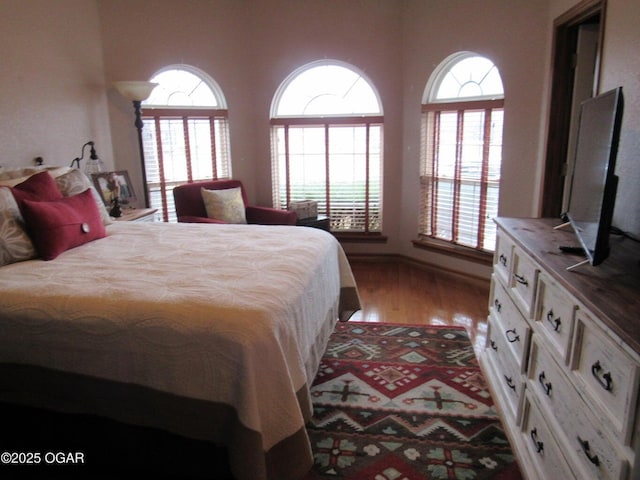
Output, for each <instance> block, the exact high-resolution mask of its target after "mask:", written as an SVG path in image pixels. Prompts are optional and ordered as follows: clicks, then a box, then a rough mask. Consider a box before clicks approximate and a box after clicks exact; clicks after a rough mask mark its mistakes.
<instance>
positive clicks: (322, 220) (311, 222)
mask: <svg viewBox="0 0 640 480" xmlns="http://www.w3.org/2000/svg"><path fill="white" fill-rule="evenodd" d="M296 225H298V226H301V227H313V228H319V229H321V230H326V231H327V232H328V231H329V230H330V226H331V219H330V218H329V217H327V216H326V215H318V216H317V217H311V218H301V219H298V220H297V221H296Z"/></svg>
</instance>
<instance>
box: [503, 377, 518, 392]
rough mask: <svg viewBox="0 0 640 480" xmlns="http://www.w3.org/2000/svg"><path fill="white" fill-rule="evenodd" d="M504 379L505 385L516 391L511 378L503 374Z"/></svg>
mask: <svg viewBox="0 0 640 480" xmlns="http://www.w3.org/2000/svg"><path fill="white" fill-rule="evenodd" d="M504 380H505V382H507V386H508V387H509V388H510V389H511V390H513V391H514V392H515V391H516V386H515V385H514V383H513V379H512V378H511V377H507V376H506V375H505V376H504Z"/></svg>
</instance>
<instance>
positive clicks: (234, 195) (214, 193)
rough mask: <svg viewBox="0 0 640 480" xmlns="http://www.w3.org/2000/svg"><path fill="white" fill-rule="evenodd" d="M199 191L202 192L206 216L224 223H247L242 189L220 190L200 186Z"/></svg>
mask: <svg viewBox="0 0 640 480" xmlns="http://www.w3.org/2000/svg"><path fill="white" fill-rule="evenodd" d="M200 192H201V193H202V200H203V201H204V207H205V209H206V211H207V217H209V218H212V219H214V220H220V221H223V222H226V223H247V217H246V210H245V207H244V200H243V199H242V189H241V188H240V187H236V188H225V189H222V190H207V189H206V188H201V189H200Z"/></svg>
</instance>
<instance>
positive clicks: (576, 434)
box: [528, 335, 626, 480]
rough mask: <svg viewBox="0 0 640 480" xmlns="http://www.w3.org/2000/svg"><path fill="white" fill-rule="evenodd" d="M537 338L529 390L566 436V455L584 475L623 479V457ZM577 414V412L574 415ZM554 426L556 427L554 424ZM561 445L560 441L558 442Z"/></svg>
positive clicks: (534, 340) (532, 349) (624, 466)
mask: <svg viewBox="0 0 640 480" xmlns="http://www.w3.org/2000/svg"><path fill="white" fill-rule="evenodd" d="M540 340H541V337H539V336H538V335H534V336H533V341H532V345H531V364H530V366H529V376H528V377H529V380H528V381H529V391H531V392H535V395H534V396H535V397H537V398H538V399H539V403H540V405H541V406H542V410H543V411H545V412H546V413H547V417H546V418H548V419H553V420H549V423H550V424H553V425H557V426H558V427H559V432H560V433H562V435H564V437H565V438H566V444H567V445H569V447H567V448H566V450H567V452H569V451H570V452H571V453H567V455H568V456H569V458H572V459H573V462H574V463H575V464H576V465H579V468H581V469H582V470H583V471H584V474H585V475H583V477H584V478H598V479H615V480H618V479H620V478H623V477H622V475H623V474H624V472H625V471H626V460H625V459H624V456H623V455H622V454H621V452H619V451H618V449H617V447H616V443H615V441H614V440H613V439H612V438H611V437H610V436H609V435H607V434H606V433H605V432H604V431H603V429H602V428H601V426H600V425H599V423H598V422H597V420H596V419H595V418H594V417H593V415H591V414H590V413H589V408H588V406H587V404H586V403H585V402H584V401H583V400H582V399H581V398H580V396H579V395H578V392H577V391H576V390H575V389H574V388H573V386H572V385H571V384H570V383H569V377H568V376H567V375H566V374H564V373H562V372H561V367H560V366H558V365H557V364H556V363H555V362H554V361H553V359H552V356H551V354H550V353H549V352H548V350H547V349H546V348H544V347H542V346H541V345H540V344H539V341H540ZM576 413H578V414H576ZM556 428H557V427H556ZM561 445H563V443H562V442H561Z"/></svg>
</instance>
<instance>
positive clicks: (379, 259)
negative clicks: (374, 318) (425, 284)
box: [347, 253, 491, 287]
mask: <svg viewBox="0 0 640 480" xmlns="http://www.w3.org/2000/svg"><path fill="white" fill-rule="evenodd" d="M347 258H348V259H349V261H350V262H360V263H399V264H402V265H408V266H411V267H414V268H418V269H421V270H426V271H429V272H438V273H440V274H443V275H448V276H450V277H455V278H457V279H460V280H463V281H466V282H471V283H473V284H476V285H478V286H481V287H489V285H490V283H491V279H490V278H484V277H480V276H478V275H471V274H469V273H467V272H461V271H459V270H455V269H452V268H447V267H442V266H440V265H435V264H433V263H430V262H425V261H424V260H416V259H415V258H411V257H408V256H406V255H399V254H396V253H347Z"/></svg>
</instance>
